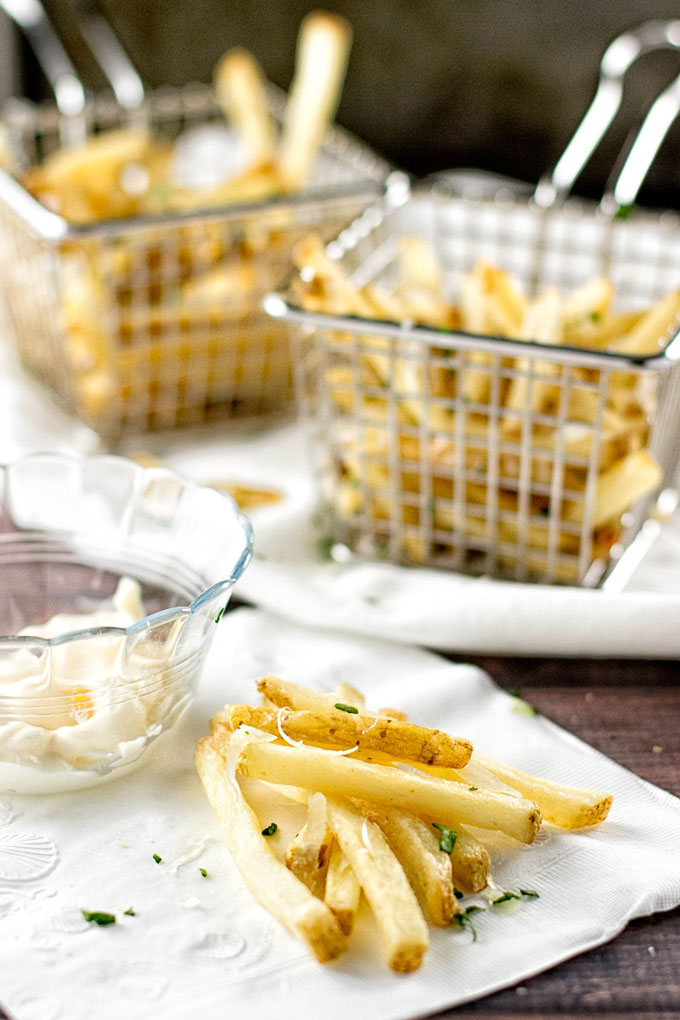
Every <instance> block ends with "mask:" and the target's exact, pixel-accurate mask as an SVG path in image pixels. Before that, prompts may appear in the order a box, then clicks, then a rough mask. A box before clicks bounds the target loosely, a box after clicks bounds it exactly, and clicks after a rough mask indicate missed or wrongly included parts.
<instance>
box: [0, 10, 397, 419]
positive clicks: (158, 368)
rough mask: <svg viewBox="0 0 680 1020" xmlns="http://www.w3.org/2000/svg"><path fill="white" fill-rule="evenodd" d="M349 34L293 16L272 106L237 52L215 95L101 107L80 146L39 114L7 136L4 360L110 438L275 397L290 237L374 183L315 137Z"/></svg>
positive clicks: (328, 18)
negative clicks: (284, 72) (12, 336)
mask: <svg viewBox="0 0 680 1020" xmlns="http://www.w3.org/2000/svg"><path fill="white" fill-rule="evenodd" d="M351 34H352V33H351V29H350V27H349V25H348V24H347V23H346V22H345V21H344V20H343V19H342V18H340V17H338V16H336V15H333V14H329V13H326V12H322V11H318V12H313V13H311V14H309V15H308V16H307V17H306V18H305V19H304V21H303V22H302V25H301V28H300V33H299V38H298V46H297V60H296V69H295V77H294V80H293V83H292V85H291V88H290V91H289V94H288V97H287V100H286V102H285V103H284V102H283V101H281V98H280V97H277V96H276V95H275V94H274V90H273V89H272V88H271V87H270V86H268V85H267V84H266V82H265V79H264V75H263V72H262V70H261V68H260V67H259V66H258V64H257V63H256V61H255V59H254V58H253V57H252V56H251V55H250V54H249V53H247V52H246V51H244V50H242V49H234V50H230V51H229V52H228V53H227V54H225V56H224V57H223V58H222V60H221V61H220V62H219V64H218V66H217V68H216V70H215V75H214V84H213V88H210V87H207V86H206V87H198V86H196V87H191V86H187V87H186V88H185V89H175V90H159V91H158V92H157V93H149V94H148V96H147V98H146V100H145V102H144V104H143V106H142V108H140V109H139V110H136V111H133V112H132V113H126V112H125V111H121V109H120V108H119V107H117V106H116V105H115V104H112V102H110V101H108V100H107V99H106V98H105V97H103V98H100V97H97V98H96V99H95V100H93V102H92V103H91V104H88V107H87V108H86V110H85V112H84V114H83V117H84V118H85V121H84V128H85V129H86V131H87V136H88V137H87V140H86V141H85V142H84V143H83V144H81V145H77V146H75V147H71V148H64V147H62V145H61V142H62V135H61V134H60V130H59V128H60V124H61V122H60V121H59V119H58V118H57V117H56V115H55V116H53V117H52V119H50V117H49V111H43V110H38V111H36V115H35V123H31V124H30V125H27V124H26V123H25V122H24V121H22V122H21V124H19V125H17V126H15V127H11V125H10V131H9V134H10V136H11V138H12V140H13V142H14V143H15V148H16V150H17V151H16V154H15V160H14V165H13V166H12V172H13V173H14V176H15V178H16V180H18V181H19V182H20V184H21V185H22V186H23V188H24V189H25V190H26V192H28V194H24V193H23V192H21V197H22V199H29V198H32V199H35V200H37V201H35V202H32V201H28V202H26V201H23V202H22V204H21V205H17V206H16V208H15V206H14V205H13V204H12V202H13V201H14V200H13V197H12V196H13V195H16V187H14V190H13V191H10V190H7V194H5V189H3V188H0V222H1V223H2V226H3V228H4V231H5V232H6V235H7V236H6V239H5V240H6V243H5V244H4V248H3V247H2V246H0V257H1V258H2V268H3V276H4V279H5V290H6V296H7V301H8V305H9V309H10V314H11V317H12V321H13V324H14V327H15V331H16V335H17V344H18V348H19V354H20V356H21V359H22V361H23V362H24V364H25V365H26V366H27V367H28V368H29V369H30V370H31V371H33V373H34V374H36V375H37V376H38V377H40V378H41V379H42V380H44V381H46V382H47V383H48V384H49V385H50V386H51V387H52V389H54V390H55V392H56V393H57V395H58V396H59V398H60V399H61V401H62V402H63V403H65V404H66V405H67V406H68V407H69V409H70V410H72V411H75V412H76V413H77V414H78V415H79V416H80V417H81V418H83V419H84V420H85V421H86V422H87V423H88V424H91V425H92V426H93V427H94V428H95V429H96V430H97V431H99V432H100V434H102V435H104V436H105V437H106V438H109V437H110V438H112V439H118V437H119V436H120V435H122V434H124V433H130V432H140V431H147V430H151V429H160V428H168V427H172V426H175V425H184V424H200V423H203V422H211V421H214V420H215V419H217V418H220V417H224V416H225V415H227V416H228V415H230V414H238V413H244V412H245V413H255V414H259V413H271V412H272V411H277V410H280V408H281V406H282V405H284V404H290V401H291V398H292V380H291V374H292V373H291V358H290V345H289V341H288V336H287V332H286V330H285V328H283V327H282V326H280V325H279V324H277V323H274V322H273V321H272V320H271V319H269V318H267V317H266V316H265V315H264V313H263V312H262V310H261V309H260V299H261V297H262V296H263V295H264V294H265V293H266V292H267V290H269V289H270V288H271V287H273V286H275V285H276V284H277V283H278V282H279V280H280V279H282V278H283V276H284V275H285V274H286V272H288V271H289V270H290V250H291V248H292V246H293V245H294V243H295V242H296V241H297V240H299V239H300V238H301V237H302V236H304V234H305V233H307V232H308V231H309V230H310V229H316V230H319V231H320V232H321V233H322V234H323V235H324V236H325V237H327V238H329V237H331V236H333V235H334V234H335V233H337V231H338V230H340V229H342V227H343V226H345V225H346V224H347V223H348V222H349V221H350V220H352V219H353V218H354V217H355V216H356V215H358V214H359V213H360V212H361V210H362V209H363V208H364V207H365V205H366V204H367V203H368V202H369V201H373V200H375V199H376V198H378V197H379V195H380V194H381V193H382V190H383V187H384V182H385V180H386V178H387V175H388V173H389V169H388V167H387V165H386V164H385V163H384V162H383V161H382V160H380V159H378V157H376V156H374V154H373V153H372V152H370V150H368V149H367V148H365V147H363V146H362V145H360V143H358V142H355V141H354V140H353V139H350V138H349V137H348V136H344V135H343V133H342V132H341V131H334V132H333V131H331V130H330V125H331V124H332V122H333V118H334V116H335V111H336V108H337V105H338V101H339V98H340V93H341V89H342V85H343V82H344V77H345V70H346V65H347V60H348V55H349V50H350V46H351ZM107 104H108V105H107ZM0 183H1V182H0ZM11 183H12V184H13V185H15V184H16V182H11ZM303 199H304V201H303ZM38 203H40V204H41V205H42V206H44V207H45V208H46V209H48V210H49V211H50V212H51V213H56V214H57V215H58V216H60V217H61V218H62V220H61V223H60V224H58V225H55V224H54V223H52V224H51V225H49V224H48V226H49V229H48V227H47V226H45V222H46V217H45V208H43V209H41V208H40V206H39V205H38ZM29 214H30V215H29ZM47 219H49V217H47ZM1 241H2V238H1V237H0V242H1ZM37 265H39V266H40V273H39V274H38V273H37V272H36V269H35V266H37ZM37 277H39V279H38V283H37V284H36V282H35V281H36V278H37Z"/></svg>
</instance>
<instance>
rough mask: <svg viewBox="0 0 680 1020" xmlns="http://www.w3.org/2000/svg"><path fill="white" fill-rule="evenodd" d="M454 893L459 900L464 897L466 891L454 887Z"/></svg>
mask: <svg viewBox="0 0 680 1020" xmlns="http://www.w3.org/2000/svg"><path fill="white" fill-rule="evenodd" d="M453 895H454V896H455V897H456V899H457V900H462V898H463V896H464V895H465V893H462V892H461V891H460V889H455V888H454V890H453Z"/></svg>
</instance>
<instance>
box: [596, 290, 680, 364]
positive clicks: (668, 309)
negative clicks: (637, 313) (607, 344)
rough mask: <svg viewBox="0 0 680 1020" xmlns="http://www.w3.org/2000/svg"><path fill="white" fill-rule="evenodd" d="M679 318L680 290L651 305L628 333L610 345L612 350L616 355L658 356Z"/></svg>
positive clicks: (675, 327)
mask: <svg viewBox="0 0 680 1020" xmlns="http://www.w3.org/2000/svg"><path fill="white" fill-rule="evenodd" d="M679 316H680V290H674V291H673V292H672V293H671V294H668V295H667V296H666V297H664V298H662V299H661V301H657V303H656V304H655V305H652V307H651V308H649V309H648V310H647V311H646V312H645V313H644V315H643V316H642V318H641V319H640V321H639V322H638V323H637V324H636V325H635V326H633V328H632V329H631V330H630V332H629V333H627V334H625V335H624V336H622V337H620V338H619V339H618V340H617V341H616V342H615V343H613V344H612V350H614V351H616V352H617V354H640V355H645V354H658V353H659V351H660V350H661V348H662V346H663V345H664V344H665V343H666V342H667V341H668V339H669V335H670V333H671V331H672V330H675V329H677V326H678V317H679Z"/></svg>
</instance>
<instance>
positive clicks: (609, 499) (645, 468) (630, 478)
mask: <svg viewBox="0 0 680 1020" xmlns="http://www.w3.org/2000/svg"><path fill="white" fill-rule="evenodd" d="M662 477H663V476H662V471H661V468H660V467H659V465H658V464H657V463H656V461H655V460H654V459H653V458H652V457H651V455H650V454H649V453H648V451H647V450H638V451H637V452H635V453H630V454H628V456H627V457H624V458H623V459H622V460H619V461H617V462H616V463H615V464H612V466H611V467H610V468H608V469H607V470H606V471H604V472H603V473H602V474H601V475H600V477H599V478H598V481H597V490H596V494H595V510H594V513H593V527H595V528H598V527H600V525H602V524H605V523H606V522H607V521H610V520H612V519H613V518H615V517H618V516H619V515H620V514H622V513H623V512H624V510H627V509H628V507H629V506H632V504H633V503H634V502H635V501H636V500H637V499H640V497H641V496H644V495H646V494H647V493H649V492H653V491H654V489H656V488H657V486H658V485H660V483H661V479H662Z"/></svg>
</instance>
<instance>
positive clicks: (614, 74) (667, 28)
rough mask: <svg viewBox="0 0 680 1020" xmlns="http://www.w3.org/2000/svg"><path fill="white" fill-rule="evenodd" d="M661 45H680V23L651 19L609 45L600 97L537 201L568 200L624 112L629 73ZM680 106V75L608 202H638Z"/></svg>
mask: <svg viewBox="0 0 680 1020" xmlns="http://www.w3.org/2000/svg"><path fill="white" fill-rule="evenodd" d="M658 49H680V21H647V22H645V23H644V24H643V25H640V26H639V27H638V28H634V29H630V30H629V31H627V32H624V33H623V34H622V35H620V36H618V37H617V38H616V39H614V41H613V42H612V43H610V44H609V46H608V47H607V49H606V50H605V52H604V56H603V57H602V61H601V63H600V80H599V83H598V86H597V90H596V92H595V97H594V99H593V101H592V103H591V104H590V106H589V107H588V110H587V111H586V115H585V117H584V118H583V120H582V121H581V123H580V124H579V126H578V128H577V129H576V132H575V133H574V135H573V137H572V139H571V141H570V142H569V144H568V145H567V147H566V149H565V150H564V152H563V154H562V156H561V157H560V159H559V160H558V162H557V164H556V166H555V168H554V170H553V171H552V172H551V173H549V174H547V175H545V176H544V177H542V178H541V180H540V181H539V183H538V186H537V187H536V191H535V192H534V200H535V201H536V204H537V205H539V206H542V207H543V208H547V207H549V206H552V205H556V204H558V203H560V202H562V201H564V199H565V198H566V197H567V195H568V194H569V192H570V191H571V189H572V187H573V185H574V182H575V181H576V179H577V177H578V176H579V174H580V173H581V171H582V170H583V168H584V166H585V165H586V163H587V162H588V160H589V159H590V157H591V156H592V154H593V152H594V151H595V149H596V148H597V146H598V145H599V143H600V141H601V140H602V138H603V136H604V134H605V133H606V131H607V129H608V128H609V126H610V124H611V123H612V121H613V120H614V117H615V116H616V114H617V113H618V110H619V107H620V106H621V99H622V96H623V79H624V76H625V74H626V72H627V71H628V69H629V68H630V67H631V65H632V64H634V63H635V61H636V60H637V59H638V57H641V56H642V55H643V54H645V53H649V52H650V51H651V50H658ZM679 110H680V77H679V78H678V79H676V81H675V82H673V84H672V85H671V86H670V87H669V88H667V89H666V90H665V91H664V92H663V93H662V94H661V95H660V96H659V97H658V98H657V100H656V101H655V102H654V104H653V105H652V107H651V108H650V110H649V113H648V114H647V116H646V118H645V120H644V122H643V124H642V127H641V129H640V131H639V133H638V136H637V138H636V139H635V142H634V144H633V146H632V148H631V150H630V152H629V153H628V156H627V158H626V160H625V163H624V165H623V167H622V169H621V173H620V174H619V176H618V180H617V182H616V184H615V185H614V187H613V189H611V190H608V191H607V194H606V195H605V198H604V199H603V206H604V205H609V206H611V205H612V203H614V204H615V207H619V206H621V205H628V204H631V203H632V202H633V201H634V200H635V197H636V196H637V193H638V191H639V189H640V186H641V184H642V182H643V180H644V178H645V176H646V174H647V171H648V170H649V167H650V166H651V164H652V161H653V160H654V157H655V156H656V153H657V151H658V149H659V146H660V145H661V143H662V141H663V139H664V138H665V136H666V133H667V132H668V129H669V128H670V126H671V124H672V123H673V121H674V120H675V117H676V116H677V114H678V111H679ZM631 196H632V197H631ZM609 211H612V209H611V208H610V210H609Z"/></svg>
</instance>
